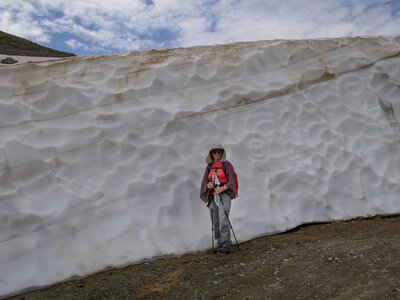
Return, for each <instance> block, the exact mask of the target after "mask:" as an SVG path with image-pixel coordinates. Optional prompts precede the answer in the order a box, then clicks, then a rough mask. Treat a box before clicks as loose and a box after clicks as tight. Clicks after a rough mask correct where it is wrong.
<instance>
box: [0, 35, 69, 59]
mask: <svg viewBox="0 0 400 300" xmlns="http://www.w3.org/2000/svg"><path fill="white" fill-rule="evenodd" d="M0 54H7V55H20V56H42V57H67V56H75V54H73V53H67V52H63V51H57V50H54V49H50V48H47V47H44V46H41V45H38V44H36V43H33V42H31V41H28V40H26V39H23V38H20V37H18V36H15V35H12V34H8V33H5V32H3V31H0Z"/></svg>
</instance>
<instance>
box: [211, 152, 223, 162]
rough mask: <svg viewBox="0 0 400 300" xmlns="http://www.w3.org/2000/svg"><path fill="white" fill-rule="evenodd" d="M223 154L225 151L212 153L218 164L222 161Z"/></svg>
mask: <svg viewBox="0 0 400 300" xmlns="http://www.w3.org/2000/svg"><path fill="white" fill-rule="evenodd" d="M222 152H223V151H222V150H221V149H215V150H213V151H212V155H213V159H214V161H216V162H218V161H220V159H221V157H222Z"/></svg>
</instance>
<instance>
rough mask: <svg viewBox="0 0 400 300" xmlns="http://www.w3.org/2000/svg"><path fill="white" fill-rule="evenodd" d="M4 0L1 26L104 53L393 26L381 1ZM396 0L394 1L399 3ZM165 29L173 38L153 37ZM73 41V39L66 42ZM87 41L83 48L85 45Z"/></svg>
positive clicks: (386, 30)
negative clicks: (148, 2)
mask: <svg viewBox="0 0 400 300" xmlns="http://www.w3.org/2000/svg"><path fill="white" fill-rule="evenodd" d="M153 3H154V4H153V5H146V1H144V0H86V1H81V0H70V1H68V2H66V1H63V0H30V1H28V0H20V1H14V0H13V1H11V0H2V2H1V3H0V26H1V30H4V31H6V32H10V33H13V34H17V35H20V36H23V37H27V38H31V39H33V40H35V41H37V42H41V43H46V42H49V41H50V39H51V37H52V36H54V35H55V34H66V35H67V36H68V37H67V38H66V39H67V42H66V44H67V45H68V46H70V47H73V46H74V47H78V48H76V49H79V48H82V49H104V51H107V52H114V51H128V50H137V49H146V48H160V47H178V46H191V45H200V44H215V43H226V42H231V41H249V40H260V39H274V38H312V37H330V36H351V35H366V34H367V35H374V34H394V33H399V28H400V16H399V14H397V15H394V14H393V13H392V11H391V9H392V8H393V7H394V6H393V5H396V4H395V3H396V2H389V1H386V0H381V1H379V0H332V1H320V0H282V1H276V0H220V1H217V0H210V1H204V0H193V1H186V0H153ZM398 8H399V7H397V9H398ZM162 30H167V31H170V32H173V33H174V34H175V35H176V38H175V39H174V40H169V41H163V40H162V39H159V40H154V36H155V34H156V33H157V32H160V31H162ZM72 41H73V42H72ZM85 47H86V48H85Z"/></svg>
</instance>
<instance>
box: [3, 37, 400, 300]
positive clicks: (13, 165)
mask: <svg viewBox="0 0 400 300" xmlns="http://www.w3.org/2000/svg"><path fill="white" fill-rule="evenodd" d="M399 43H400V37H398V36H388V37H365V38H338V39H317V40H298V41H293V40H291V41H287V40H276V41H261V42H254V43H237V44H230V45H219V46H206V47H193V48H186V49H172V50H160V51H155V50H153V51H145V52H130V53H120V54H113V55H105V56H92V57H72V58H63V59H57V60H52V61H50V60H49V61H43V62H36V61H32V62H29V63H22V64H20V65H16V66H1V67H0V91H1V93H0V147H1V149H0V296H5V295H10V294H13V293H17V292H20V291H22V290H25V289H29V288H34V287H39V286H45V285H49V284H52V283H55V282H59V281H63V280H67V279H69V278H71V277H72V276H85V275H88V274H91V273H93V272H96V271H100V270H102V269H106V268H110V267H119V266H124V265H127V264H132V263H135V262H138V261H141V260H145V259H150V258H152V257H157V256H163V255H181V254H184V253H187V252H194V251H204V250H206V249H207V248H209V247H211V224H210V219H209V216H208V211H207V209H206V207H205V205H204V203H203V202H202V201H201V200H200V198H199V188H200V182H201V179H202V176H203V173H204V169H205V167H206V164H205V162H204V159H205V157H206V154H207V151H208V149H209V147H210V146H211V145H212V144H214V143H222V144H223V145H224V146H225V147H226V149H227V153H228V159H229V160H230V161H231V162H232V163H233V165H234V167H235V169H236V172H237V173H238V177H239V198H238V199H236V200H234V201H233V203H232V211H231V221H232V223H233V226H234V229H235V233H236V236H237V237H238V239H239V241H246V240H249V239H251V238H254V237H256V236H260V235H265V234H272V233H277V232H283V231H286V230H288V229H291V228H293V227H296V226H298V225H300V224H302V223H309V222H317V221H329V220H333V219H348V218H353V217H357V216H368V215H375V214H390V213H398V212H400V197H399V194H400V144H399V141H400V125H399V123H398V121H397V120H399V117H400V57H399V51H400V45H399Z"/></svg>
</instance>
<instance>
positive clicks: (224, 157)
mask: <svg viewBox="0 0 400 300" xmlns="http://www.w3.org/2000/svg"><path fill="white" fill-rule="evenodd" d="M215 149H221V150H223V151H224V152H223V153H222V157H221V160H220V161H221V162H224V161H226V152H225V148H224V147H223V146H222V145H221V144H214V145H212V147H211V148H210V150H209V151H208V155H207V157H206V163H207V164H210V163H212V162H213V161H214V159H213V156H212V153H211V152H212V151H213V150H215Z"/></svg>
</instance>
